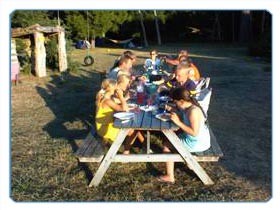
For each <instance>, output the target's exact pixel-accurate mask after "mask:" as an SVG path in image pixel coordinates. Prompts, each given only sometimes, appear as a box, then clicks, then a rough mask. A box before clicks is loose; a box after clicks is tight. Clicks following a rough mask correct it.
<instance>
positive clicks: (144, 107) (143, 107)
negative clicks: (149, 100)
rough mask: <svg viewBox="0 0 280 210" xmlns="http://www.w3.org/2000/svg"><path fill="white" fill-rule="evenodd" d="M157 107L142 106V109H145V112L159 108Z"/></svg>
mask: <svg viewBox="0 0 280 210" xmlns="http://www.w3.org/2000/svg"><path fill="white" fill-rule="evenodd" d="M157 108H158V107H157V106H156V105H150V106H140V109H141V110H143V111H145V112H150V111H155V110H157Z"/></svg>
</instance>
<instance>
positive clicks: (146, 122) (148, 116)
mask: <svg viewBox="0 0 280 210" xmlns="http://www.w3.org/2000/svg"><path fill="white" fill-rule="evenodd" d="M151 124H152V112H144V117H143V120H142V129H145V130H149V129H150V128H151Z"/></svg>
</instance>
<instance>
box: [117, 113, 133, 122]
mask: <svg viewBox="0 0 280 210" xmlns="http://www.w3.org/2000/svg"><path fill="white" fill-rule="evenodd" d="M114 117H115V118H118V119H120V120H129V119H131V118H133V117H134V113H133V112H118V113H115V114H114Z"/></svg>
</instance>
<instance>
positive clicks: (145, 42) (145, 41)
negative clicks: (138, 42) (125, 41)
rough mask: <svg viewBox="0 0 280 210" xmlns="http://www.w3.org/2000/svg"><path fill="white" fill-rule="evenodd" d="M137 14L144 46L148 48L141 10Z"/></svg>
mask: <svg viewBox="0 0 280 210" xmlns="http://www.w3.org/2000/svg"><path fill="white" fill-rule="evenodd" d="M138 12H139V15H140V24H141V27H142V31H143V38H144V46H145V47H148V46H149V44H148V41H147V34H146V29H145V25H144V21H143V15H142V12H141V10H139V11H138Z"/></svg>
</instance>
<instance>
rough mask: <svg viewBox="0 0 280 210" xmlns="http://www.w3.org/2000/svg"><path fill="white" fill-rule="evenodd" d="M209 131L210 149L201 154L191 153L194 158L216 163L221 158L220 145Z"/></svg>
mask: <svg viewBox="0 0 280 210" xmlns="http://www.w3.org/2000/svg"><path fill="white" fill-rule="evenodd" d="M209 131H210V138H211V147H210V148H209V149H208V150H206V151H203V152H195V153H193V154H194V155H195V156H197V157H200V158H203V157H204V159H205V161H206V160H207V159H209V161H218V160H219V158H220V157H223V155H224V154H223V152H222V150H221V147H220V145H219V144H218V142H217V139H216V137H215V135H214V133H213V131H212V129H210V128H209Z"/></svg>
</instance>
